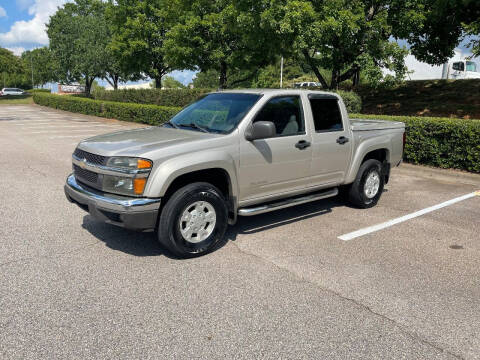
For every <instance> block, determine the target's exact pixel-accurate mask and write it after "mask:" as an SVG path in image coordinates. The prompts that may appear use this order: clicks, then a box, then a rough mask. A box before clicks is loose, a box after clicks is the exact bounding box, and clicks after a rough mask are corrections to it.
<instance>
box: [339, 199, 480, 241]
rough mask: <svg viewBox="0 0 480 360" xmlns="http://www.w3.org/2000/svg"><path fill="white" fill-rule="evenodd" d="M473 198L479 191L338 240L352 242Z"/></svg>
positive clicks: (358, 231)
mask: <svg viewBox="0 0 480 360" xmlns="http://www.w3.org/2000/svg"><path fill="white" fill-rule="evenodd" d="M475 196H480V191H476V192H473V193H470V194H467V195H463V196H460V197H457V198H455V199H452V200H448V201H445V202H443V203H441V204H438V205H434V206H431V207H428V208H426V209H423V210H420V211H417V212H414V213H412V214H408V215H405V216H402V217H399V218H396V219H392V220H389V221H386V222H384V223H381V224H377V225H373V226H369V227H366V228H363V229H360V230H357V231H354V232H351V233H348V234H345V235H341V236H339V237H338V238H339V239H340V240H343V241H349V240H353V239H355V238H358V237H360V236H363V235H367V234H371V233H373V232H376V231H379V230H383V229H385V228H388V227H390V226H393V225H396V224H400V223H402V222H405V221H407V220H411V219H413V218H416V217H418V216H422V215H425V214H428V213H430V212H432V211H435V210H438V209H441V208H444V207H446V206H450V205H453V204H456V203H458V202H460V201H464V200H467V199H470V198H473V197H475Z"/></svg>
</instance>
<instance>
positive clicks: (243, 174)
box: [239, 95, 312, 200]
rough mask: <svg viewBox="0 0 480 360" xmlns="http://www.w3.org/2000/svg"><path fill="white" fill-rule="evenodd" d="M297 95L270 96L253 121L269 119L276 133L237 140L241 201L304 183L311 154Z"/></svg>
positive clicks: (272, 193) (268, 194)
mask: <svg viewBox="0 0 480 360" xmlns="http://www.w3.org/2000/svg"><path fill="white" fill-rule="evenodd" d="M304 110H305V109H304V107H303V103H302V99H301V97H300V96H299V95H282V96H278V97H273V98H271V99H270V100H269V101H268V102H267V103H266V104H265V105H264V106H263V107H262V109H261V110H260V111H259V112H258V113H257V114H256V116H255V117H254V119H253V122H256V121H271V122H273V123H274V124H275V127H276V131H277V136H276V137H274V138H269V139H261V140H254V141H247V140H244V139H242V140H241V142H240V171H239V178H240V182H239V183H240V196H241V200H248V199H255V198H262V197H268V196H270V195H276V194H279V193H288V192H290V191H293V190H296V189H299V188H303V187H305V186H307V185H308V183H309V181H308V177H309V174H310V162H311V157H312V148H311V146H310V144H311V138H310V135H309V134H308V132H307V130H306V126H305V116H304Z"/></svg>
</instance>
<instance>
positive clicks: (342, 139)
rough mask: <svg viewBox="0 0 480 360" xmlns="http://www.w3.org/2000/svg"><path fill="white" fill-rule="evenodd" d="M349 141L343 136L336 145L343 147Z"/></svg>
mask: <svg viewBox="0 0 480 360" xmlns="http://www.w3.org/2000/svg"><path fill="white" fill-rule="evenodd" d="M349 141H350V140H349V139H348V138H346V137H345V136H340V137H339V138H338V139H337V143H339V144H340V145H344V144H346V143H347V142H349Z"/></svg>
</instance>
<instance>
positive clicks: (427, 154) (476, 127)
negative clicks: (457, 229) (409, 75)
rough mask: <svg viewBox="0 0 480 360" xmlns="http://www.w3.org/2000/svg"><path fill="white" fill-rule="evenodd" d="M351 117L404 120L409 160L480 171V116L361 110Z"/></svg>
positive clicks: (407, 159) (415, 162)
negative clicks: (424, 114) (420, 114)
mask: <svg viewBox="0 0 480 360" xmlns="http://www.w3.org/2000/svg"><path fill="white" fill-rule="evenodd" d="M351 117H352V118H363V119H380V120H390V121H402V122H404V123H405V127H406V133H407V143H406V145H405V154H404V160H405V161H406V162H409V163H412V164H422V165H429V166H435V167H440V168H444V169H447V168H453V169H461V170H467V171H470V172H475V173H480V120H463V119H448V118H428V117H409V116H386V115H360V114H352V115H351Z"/></svg>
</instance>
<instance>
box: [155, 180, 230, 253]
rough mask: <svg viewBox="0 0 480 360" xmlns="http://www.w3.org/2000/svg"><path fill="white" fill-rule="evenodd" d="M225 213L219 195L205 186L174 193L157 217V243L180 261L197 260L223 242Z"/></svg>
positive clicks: (191, 187)
mask: <svg viewBox="0 0 480 360" xmlns="http://www.w3.org/2000/svg"><path fill="white" fill-rule="evenodd" d="M227 216H228V210H227V205H226V202H225V199H224V198H223V196H222V194H221V192H220V191H219V190H218V189H217V188H216V187H215V186H213V185H211V184H208V183H193V184H189V185H187V186H184V187H183V188H181V189H179V190H177V191H176V192H175V193H174V194H173V195H172V197H170V199H169V200H168V201H167V203H166V205H165V206H164V208H163V209H162V212H161V214H160V221H159V225H158V240H159V241H160V243H161V244H162V245H163V246H164V247H165V248H166V249H167V250H169V251H170V252H172V253H173V254H174V255H176V256H178V257H182V258H186V257H195V256H201V255H204V254H206V253H208V252H209V251H211V250H214V249H215V248H216V246H217V245H219V243H220V242H221V241H222V240H223V237H224V235H225V231H226V229H227V224H228V218H227Z"/></svg>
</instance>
